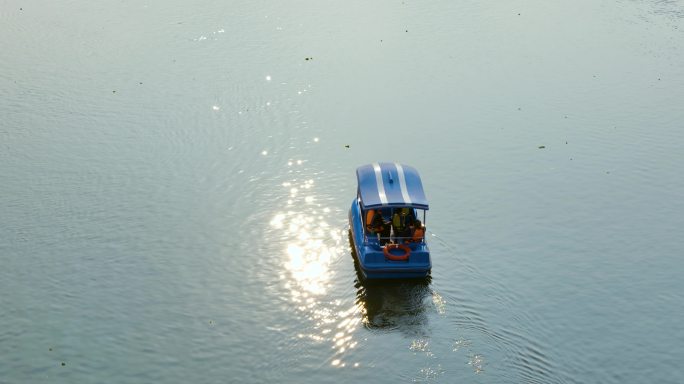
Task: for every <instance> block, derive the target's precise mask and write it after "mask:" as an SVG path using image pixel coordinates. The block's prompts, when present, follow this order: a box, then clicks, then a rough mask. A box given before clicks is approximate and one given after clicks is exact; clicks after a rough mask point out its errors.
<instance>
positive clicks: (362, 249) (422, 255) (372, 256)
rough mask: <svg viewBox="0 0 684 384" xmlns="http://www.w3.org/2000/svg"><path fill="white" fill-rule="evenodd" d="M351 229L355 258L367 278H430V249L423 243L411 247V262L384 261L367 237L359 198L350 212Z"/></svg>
mask: <svg viewBox="0 0 684 384" xmlns="http://www.w3.org/2000/svg"><path fill="white" fill-rule="evenodd" d="M349 228H350V232H351V242H352V246H353V247H354V251H355V252H354V255H355V257H356V259H357V261H358V264H359V269H360V271H361V274H362V275H363V277H364V278H365V279H373V280H374V279H422V278H426V277H427V276H429V275H430V271H431V270H432V262H431V260H430V250H429V249H428V246H427V244H425V243H424V242H423V243H412V244H410V245H409V246H410V248H411V252H410V255H409V257H408V260H405V261H394V260H388V259H387V258H385V255H384V253H383V248H382V247H381V245H380V243H379V242H378V241H377V239H372V238H368V237H366V236H365V235H364V231H363V222H362V219H361V208H360V206H359V202H358V199H354V200H353V201H352V205H351V208H350V210H349Z"/></svg>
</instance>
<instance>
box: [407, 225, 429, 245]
mask: <svg viewBox="0 0 684 384" xmlns="http://www.w3.org/2000/svg"><path fill="white" fill-rule="evenodd" d="M412 227H413V233H411V239H410V240H409V241H410V242H412V243H420V242H421V241H423V238H424V237H425V227H423V223H421V222H420V220H416V221H415V222H414V225H413V226H412Z"/></svg>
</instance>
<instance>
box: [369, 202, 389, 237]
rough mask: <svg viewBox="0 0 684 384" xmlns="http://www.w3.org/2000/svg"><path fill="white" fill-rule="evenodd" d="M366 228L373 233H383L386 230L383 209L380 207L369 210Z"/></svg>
mask: <svg viewBox="0 0 684 384" xmlns="http://www.w3.org/2000/svg"><path fill="white" fill-rule="evenodd" d="M366 228H367V229H368V232H370V233H371V234H380V235H381V236H382V234H383V233H384V232H385V220H384V219H383V218H382V211H381V210H379V209H376V210H372V209H371V210H369V211H368V214H367V215H366Z"/></svg>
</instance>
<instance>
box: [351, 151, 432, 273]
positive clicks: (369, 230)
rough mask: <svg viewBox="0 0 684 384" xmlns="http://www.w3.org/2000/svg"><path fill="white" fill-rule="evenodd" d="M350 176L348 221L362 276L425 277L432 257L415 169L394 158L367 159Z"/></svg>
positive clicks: (423, 193) (423, 196)
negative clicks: (353, 183)
mask: <svg viewBox="0 0 684 384" xmlns="http://www.w3.org/2000/svg"><path fill="white" fill-rule="evenodd" d="M356 178H357V181H358V189H357V196H356V198H355V199H354V200H353V201H352V204H351V209H350V210H349V226H350V232H351V239H352V243H353V246H354V250H355V251H356V252H355V253H356V258H357V259H358V263H359V267H360V270H361V272H362V274H363V277H364V278H365V279H414V278H425V277H427V276H429V274H430V271H431V269H432V262H431V261H430V250H429V249H428V246H427V243H426V242H425V227H424V223H425V217H426V212H427V210H428V209H429V206H428V202H427V198H426V197H425V192H424V191H423V183H422V182H421V180H420V175H419V174H418V171H416V169H415V168H413V167H410V166H408V165H403V164H399V163H373V164H367V165H363V166H360V167H358V168H357V169H356ZM378 215H381V216H380V217H377V216H378ZM421 220H422V221H421ZM383 224H384V225H383Z"/></svg>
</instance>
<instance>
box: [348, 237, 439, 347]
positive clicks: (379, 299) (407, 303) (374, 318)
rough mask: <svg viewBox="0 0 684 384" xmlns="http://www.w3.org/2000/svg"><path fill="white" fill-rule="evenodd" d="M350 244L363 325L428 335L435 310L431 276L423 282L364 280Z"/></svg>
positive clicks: (416, 334) (418, 280)
mask: <svg viewBox="0 0 684 384" xmlns="http://www.w3.org/2000/svg"><path fill="white" fill-rule="evenodd" d="M352 241H353V240H352V238H351V233H350V234H349V242H350V245H351V247H350V248H351V254H352V258H353V260H354V268H355V269H356V280H355V281H354V287H355V288H356V304H357V305H358V306H359V307H360V308H361V309H362V311H361V313H362V319H361V320H362V323H363V324H364V326H365V327H366V328H368V329H371V330H387V331H393V330H399V331H401V332H403V333H406V334H407V335H410V336H418V337H420V336H425V334H426V333H427V331H426V328H427V321H428V316H427V313H428V311H429V309H430V308H432V291H431V289H430V283H431V281H432V278H431V277H430V276H428V277H426V278H422V279H386V280H367V279H364V277H363V274H362V272H361V266H360V265H359V261H358V257H357V255H356V250H355V249H354V244H353V243H352Z"/></svg>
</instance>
